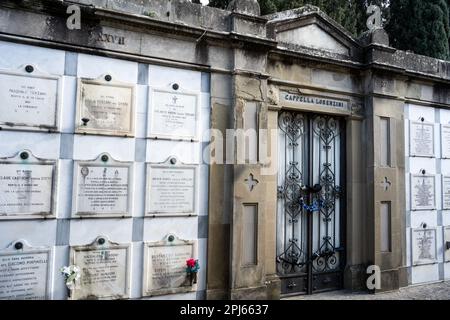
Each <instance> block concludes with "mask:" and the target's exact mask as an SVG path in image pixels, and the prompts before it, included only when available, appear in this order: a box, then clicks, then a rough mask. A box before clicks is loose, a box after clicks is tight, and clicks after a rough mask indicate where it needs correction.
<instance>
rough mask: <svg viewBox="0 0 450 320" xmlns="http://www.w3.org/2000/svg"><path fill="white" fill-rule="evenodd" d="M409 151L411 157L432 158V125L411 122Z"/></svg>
mask: <svg viewBox="0 0 450 320" xmlns="http://www.w3.org/2000/svg"><path fill="white" fill-rule="evenodd" d="M409 149H410V155H411V156H413V157H429V158H432V157H434V124H432V123H425V122H411V123H410V130H409Z"/></svg>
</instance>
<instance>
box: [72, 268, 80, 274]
mask: <svg viewBox="0 0 450 320" xmlns="http://www.w3.org/2000/svg"><path fill="white" fill-rule="evenodd" d="M72 270H73V272H75V273H80V268H78V267H77V266H73V269H72Z"/></svg>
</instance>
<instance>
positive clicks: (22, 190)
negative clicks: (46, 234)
mask: <svg viewBox="0 0 450 320" xmlns="http://www.w3.org/2000/svg"><path fill="white" fill-rule="evenodd" d="M56 170H57V167H56V161H54V160H46V159H39V158H36V157H35V156H34V155H33V154H32V153H31V151H29V150H22V151H20V152H18V153H17V154H16V155H15V156H13V157H9V158H0V220H1V219H33V218H34V219H36V218H52V217H54V216H55V202H56V201H55V195H56V192H55V190H56V181H57V179H56Z"/></svg>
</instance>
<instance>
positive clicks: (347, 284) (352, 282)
mask: <svg viewBox="0 0 450 320" xmlns="http://www.w3.org/2000/svg"><path fill="white" fill-rule="evenodd" d="M366 279H367V274H366V266H365V265H362V264H357V265H353V266H347V267H346V268H345V270H344V289H346V290H351V291H360V290H365V289H367V287H366Z"/></svg>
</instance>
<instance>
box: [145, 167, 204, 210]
mask: <svg viewBox="0 0 450 320" xmlns="http://www.w3.org/2000/svg"><path fill="white" fill-rule="evenodd" d="M177 162H178V161H177ZM196 194H197V167H196V166H191V165H183V164H181V165H172V164H170V160H169V161H168V162H166V163H165V164H148V166H147V201H146V203H147V210H146V215H149V216H153V215H196V203H197V201H196Z"/></svg>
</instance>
